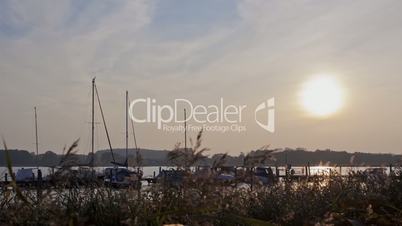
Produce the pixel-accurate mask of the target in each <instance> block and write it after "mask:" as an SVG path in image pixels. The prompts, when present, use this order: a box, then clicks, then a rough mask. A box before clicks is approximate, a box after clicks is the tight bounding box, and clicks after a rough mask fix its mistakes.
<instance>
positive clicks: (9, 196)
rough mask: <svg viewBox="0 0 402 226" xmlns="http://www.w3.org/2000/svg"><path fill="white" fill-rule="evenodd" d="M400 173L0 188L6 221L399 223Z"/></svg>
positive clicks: (1, 220)
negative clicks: (244, 183)
mask: <svg viewBox="0 0 402 226" xmlns="http://www.w3.org/2000/svg"><path fill="white" fill-rule="evenodd" d="M401 179H402V178H401V175H395V176H392V177H386V178H382V177H366V176H362V175H350V176H349V177H346V178H341V177H328V178H322V179H318V178H316V179H313V180H310V181H299V182H296V181H293V182H292V181H289V182H284V183H278V184H276V185H273V186H270V187H265V186H255V187H254V188H253V190H251V188H250V187H244V188H233V187H231V186H226V185H223V184H217V183H215V182H213V181H210V180H202V181H201V180H198V179H194V180H193V179H192V178H191V177H188V178H187V179H186V181H185V183H184V184H183V186H181V187H180V188H176V187H170V186H164V185H163V184H158V185H154V186H152V187H149V188H148V189H146V190H145V191H142V192H141V193H138V191H137V190H132V189H124V190H113V189H111V188H107V187H104V186H94V187H92V188H91V187H87V188H70V189H65V188H61V187H60V188H59V189H54V190H52V191H41V190H35V189H31V190H19V192H15V191H12V190H6V191H1V194H0V206H1V208H0V224H8V225H161V224H166V223H182V224H186V225H276V224H278V225H362V224H363V225H402V180H401Z"/></svg>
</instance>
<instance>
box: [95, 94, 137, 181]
mask: <svg viewBox="0 0 402 226" xmlns="http://www.w3.org/2000/svg"><path fill="white" fill-rule="evenodd" d="M98 98H99V96H98ZM99 105H100V103H99ZM101 112H102V111H101ZM102 115H103V113H102ZM102 117H103V116H102ZM103 119H104V118H103ZM104 125H105V129H106V124H105V123H104ZM132 126H133V125H132ZM133 129H134V127H133ZM106 131H107V130H106ZM133 134H134V131H133ZM134 136H135V135H134ZM134 139H135V138H134ZM125 140H126V147H125V151H126V158H125V161H124V163H119V162H117V161H116V160H115V158H114V154H113V149H112V146H111V145H110V140H109V145H110V151H111V154H112V159H113V161H112V162H111V163H112V164H113V165H114V166H113V167H107V168H106V169H105V171H104V172H105V179H104V181H105V184H106V185H110V186H113V187H137V188H138V187H139V186H141V177H142V172H141V171H139V170H137V171H133V170H130V169H129V167H128V91H126V132H125ZM135 142H136V141H135Z"/></svg>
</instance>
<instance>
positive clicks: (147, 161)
mask: <svg viewBox="0 0 402 226" xmlns="http://www.w3.org/2000/svg"><path fill="white" fill-rule="evenodd" d="M9 152H10V156H11V161H12V164H13V166H36V164H37V163H38V164H39V165H40V166H57V164H58V163H59V162H60V159H61V157H62V155H61V154H56V153H54V152H52V151H47V152H45V153H42V154H40V155H39V156H38V157H36V155H35V153H33V152H28V151H26V150H9ZM258 152H259V150H254V151H251V152H249V153H247V154H248V156H253V155H257V154H258ZM139 153H140V155H141V158H142V163H141V164H142V166H160V165H164V166H168V165H171V163H170V162H169V161H168V157H167V156H168V153H169V151H168V150H150V149H140V151H139ZM247 154H246V153H241V154H240V155H238V156H232V155H227V154H226V155H225V165H236V166H242V165H243V164H244V159H245V158H246V156H247ZM222 155H224V154H213V155H210V156H208V158H204V159H202V160H201V161H199V162H197V164H196V165H212V164H213V162H214V161H216V160H217V159H219V158H221V157H222ZM114 156H115V160H116V161H117V162H121V163H123V162H124V161H125V149H116V150H114ZM73 158H74V160H75V161H74V162H76V163H77V164H81V165H85V164H87V163H89V162H90V160H91V159H92V157H91V155H90V154H87V155H85V154H74V155H73ZM94 159H95V165H96V166H110V165H111V163H110V162H111V161H112V156H111V154H110V151H109V150H100V151H97V152H96V153H95V157H94ZM135 159H136V151H135V150H134V149H130V150H129V155H128V163H129V165H131V166H133V165H135V162H136V161H135ZM401 160H402V155H395V154H380V153H359V152H357V153H348V152H346V151H342V152H339V151H331V150H316V151H306V150H304V149H283V150H282V149H280V150H274V151H273V153H272V158H270V159H268V160H267V161H266V163H267V164H268V165H278V166H281V165H285V164H292V165H306V164H308V163H310V164H311V165H328V166H334V165H342V166H349V165H350V166H365V165H366V166H374V165H375V166H378V165H384V166H385V165H388V164H400V163H401V162H402V161H401ZM5 165H6V159H5V152H4V150H0V166H5Z"/></svg>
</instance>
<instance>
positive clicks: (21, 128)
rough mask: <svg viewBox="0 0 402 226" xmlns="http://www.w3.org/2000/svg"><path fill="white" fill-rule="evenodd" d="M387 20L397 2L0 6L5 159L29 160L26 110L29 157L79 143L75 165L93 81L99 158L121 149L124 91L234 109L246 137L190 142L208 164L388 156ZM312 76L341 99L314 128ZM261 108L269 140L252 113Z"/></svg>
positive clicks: (31, 0) (391, 22)
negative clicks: (208, 157) (224, 155)
mask: <svg viewBox="0 0 402 226" xmlns="http://www.w3.org/2000/svg"><path fill="white" fill-rule="evenodd" d="M401 11H402V2H401V1H398V0H381V1H380V0H378V1H374V0H373V1H367V0H353V1H350V0H347V1H346V0H340V1H318V0H314V1H313V0H297V1H296V0H290V1H281V0H203V1H196V0H127V1H124V0H116V1H110V0H85V1H83V0H58V1H54V0H41V1H35V0H0V78H1V79H0V106H1V110H0V135H1V136H2V137H3V138H4V139H5V140H6V142H7V145H8V146H9V148H16V149H26V150H30V151H32V150H34V142H35V137H34V114H33V107H34V106H37V108H38V120H39V124H38V125H39V134H38V135H39V140H40V142H39V143H40V144H39V149H40V152H44V151H47V150H52V151H55V152H59V153H60V152H61V151H62V149H63V147H64V146H65V145H69V144H71V143H72V142H73V141H74V140H75V139H77V138H80V146H79V152H80V153H88V151H89V150H90V139H89V138H90V126H91V125H90V123H89V122H90V120H91V79H92V77H94V76H96V79H97V87H98V90H99V94H100V97H101V101H102V107H103V109H104V113H105V117H106V121H107V126H108V129H109V131H110V134H111V141H112V145H113V147H124V145H125V135H124V131H125V102H124V101H125V100H124V95H125V90H128V91H129V95H130V98H131V99H135V98H146V97H151V98H155V99H156V100H157V102H158V103H160V104H170V103H172V102H173V100H174V99H175V98H185V99H188V100H191V102H192V103H194V104H204V105H210V104H217V103H219V101H220V98H223V99H224V101H225V102H226V103H228V104H234V105H247V106H248V110H247V111H246V112H245V113H244V115H243V116H244V117H243V121H242V123H243V124H244V125H245V126H247V130H246V131H244V132H241V133H239V132H227V133H219V132H208V131H204V134H203V145H204V146H206V147H209V148H210V149H211V153H218V152H228V153H230V154H238V153H240V152H247V151H250V150H253V149H257V148H259V147H261V146H264V145H270V147H272V148H286V147H289V148H306V149H308V150H315V149H327V148H329V149H333V150H338V151H343V150H345V151H350V152H380V153H399V154H400V153H402V139H401V135H402V119H401V115H402V89H401V88H400V87H401V84H402V64H401V62H400V59H401V58H402V42H401V40H402V14H401V13H400V12H401ZM319 74H326V75H330V76H332V77H333V78H335V79H336V80H337V81H338V82H339V84H340V85H341V86H342V89H343V91H344V96H345V97H344V103H343V107H342V109H341V110H339V111H338V112H336V113H335V114H333V115H331V116H330V117H325V118H318V117H312V116H311V115H309V114H308V113H307V112H306V111H305V110H306V109H303V107H302V106H301V105H300V101H299V94H300V89H302V88H301V87H302V86H303V84H304V83H305V82H306V81H308V80H309V79H311V78H312V77H314V76H315V75H319ZM271 97H274V98H275V126H276V128H275V132H274V133H270V132H268V131H265V130H264V129H262V128H260V127H259V126H258V125H257V124H256V123H255V120H254V112H253V110H254V109H253V108H254V107H255V106H257V105H258V104H260V103H261V102H263V101H265V100H267V99H269V98H271ZM96 120H97V122H98V123H97V124H96V134H95V135H96V136H95V141H96V142H95V145H96V148H97V149H104V148H107V142H106V136H105V133H104V130H103V128H102V124H101V123H100V122H101V119H100V115H99V111H98V110H97V111H96ZM135 129H136V136H137V141H138V145H139V147H141V148H152V149H172V148H173V147H174V145H175V144H176V143H177V142H181V141H183V133H180V132H176V133H167V132H165V131H161V130H158V129H157V128H156V126H155V124H152V123H141V124H140V123H137V124H135ZM195 135H196V132H189V136H190V137H195ZM130 137H131V134H130ZM130 146H131V147H132V146H133V142H132V140H131V138H130Z"/></svg>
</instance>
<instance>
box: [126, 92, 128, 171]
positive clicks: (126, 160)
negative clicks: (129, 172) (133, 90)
mask: <svg viewBox="0 0 402 226" xmlns="http://www.w3.org/2000/svg"><path fill="white" fill-rule="evenodd" d="M126 167H127V168H128V91H127V90H126Z"/></svg>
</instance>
